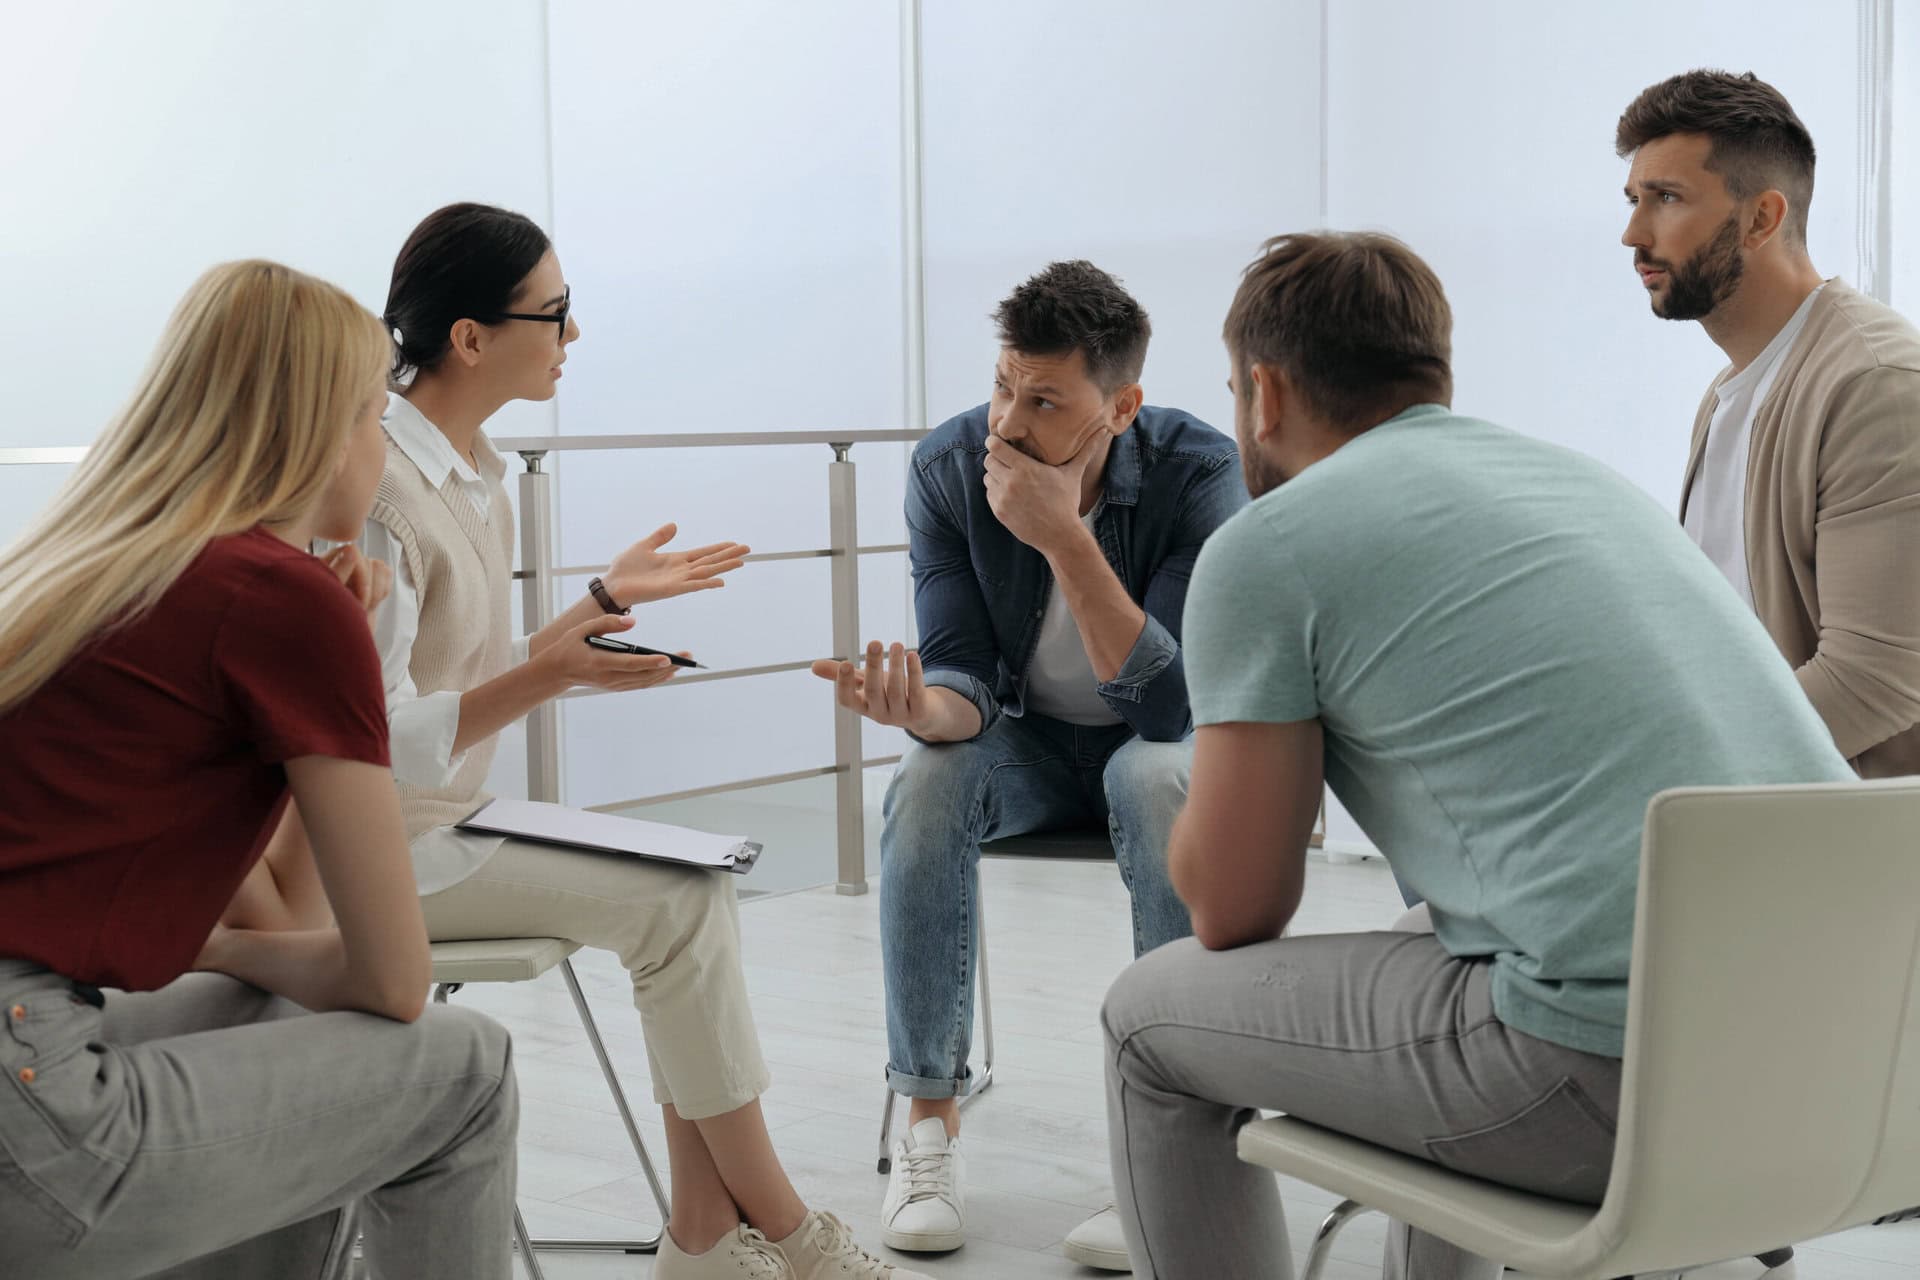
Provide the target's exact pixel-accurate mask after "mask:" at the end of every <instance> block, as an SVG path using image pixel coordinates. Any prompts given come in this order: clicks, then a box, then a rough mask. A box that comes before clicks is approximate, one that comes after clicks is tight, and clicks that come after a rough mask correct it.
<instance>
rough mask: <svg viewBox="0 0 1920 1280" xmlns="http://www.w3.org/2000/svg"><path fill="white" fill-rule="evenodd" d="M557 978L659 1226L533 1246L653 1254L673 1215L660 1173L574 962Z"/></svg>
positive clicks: (564, 966)
mask: <svg viewBox="0 0 1920 1280" xmlns="http://www.w3.org/2000/svg"><path fill="white" fill-rule="evenodd" d="M560 976H561V977H563V978H565V979H566V981H567V994H569V995H571V996H572V997H573V1007H574V1010H575V1011H576V1012H577V1013H578V1014H579V1015H580V1025H581V1026H582V1027H584V1028H585V1029H586V1032H587V1042H588V1043H589V1044H591V1045H592V1046H593V1056H594V1057H596V1058H598V1059H599V1060H600V1074H601V1075H603V1076H605V1077H606V1080H607V1089H608V1091H609V1092H610V1093H612V1094H613V1103H614V1106H616V1107H618V1108H619V1109H620V1119H621V1121H622V1123H624V1124H625V1125H626V1126H627V1137H628V1138H629V1139H630V1140H631V1141H632V1142H633V1154H634V1155H635V1156H636V1157H637V1158H638V1159H639V1161H640V1171H641V1172H642V1173H644V1174H646V1176H647V1186H648V1187H649V1188H651V1189H652V1191H653V1202H654V1204H655V1205H657V1206H658V1207H659V1209H660V1226H659V1227H658V1228H657V1229H656V1230H655V1231H654V1233H653V1234H652V1235H650V1236H647V1237H645V1238H643V1239H640V1240H536V1241H534V1246H535V1247H536V1248H540V1249H553V1250H558V1251H564V1252H573V1253H586V1252H593V1253H656V1252H658V1251H659V1249H660V1237H661V1236H662V1235H663V1234H664V1233H665V1232H666V1229H667V1219H668V1218H669V1217H670V1216H671V1214H672V1209H671V1206H670V1203H669V1201H668V1200H667V1192H666V1189H665V1188H664V1187H662V1186H661V1185H660V1174H659V1173H658V1172H657V1171H656V1170H655V1169H654V1167H653V1159H652V1157H651V1156H649V1155H648V1154H647V1144H646V1143H644V1142H642V1141H641V1140H640V1126H639V1125H637V1124H635V1123H634V1121H633V1111H632V1109H631V1108H630V1107H628V1105H627V1093H626V1090H624V1089H622V1088H621V1087H620V1077H619V1076H618V1075H616V1074H615V1073H614V1070H613V1061H612V1059H610V1058H608V1057H607V1046H606V1045H605V1044H604V1043H602V1042H601V1039H600V1027H599V1024H597V1023H596V1022H594V1020H593V1010H592V1009H590V1008H588V1007H587V997H586V993H584V992H583V991H581V990H580V979H579V978H578V977H576V976H574V972H573V961H571V960H562V961H561V962H560Z"/></svg>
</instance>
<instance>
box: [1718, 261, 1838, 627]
mask: <svg viewBox="0 0 1920 1280" xmlns="http://www.w3.org/2000/svg"><path fill="white" fill-rule="evenodd" d="M1825 287H1826V286H1824V285H1822V286H1821V288H1825ZM1819 296H1820V290H1819V289H1815V290H1814V291H1813V292H1812V293H1810V294H1808V295H1807V296H1806V299H1805V300H1804V301H1803V302H1801V304H1800V307H1799V309H1798V310H1797V311H1795V312H1794V313H1793V315H1792V316H1791V317H1790V318H1789V319H1788V320H1787V322H1786V324H1784V325H1782V326H1781V328H1780V332H1778V333H1776V334H1774V335H1773V341H1771V342H1769V343H1768V344H1767V345H1766V348H1765V349H1764V350H1762V351H1761V352H1760V354H1759V355H1757V356H1755V357H1754V358H1753V363H1752V364H1749V365H1748V366H1747V367H1746V368H1744V369H1742V370H1741V371H1740V372H1739V373H1736V374H1734V375H1733V376H1732V377H1731V378H1728V379H1727V380H1726V381H1725V382H1722V383H1721V384H1720V386H1719V389H1718V390H1717V391H1716V392H1715V393H1714V397H1715V404H1714V409H1713V418H1712V420H1711V421H1710V422H1709V423H1708V425H1707V443H1706V447H1705V448H1704V449H1702V450H1701V453H1700V472H1699V474H1698V475H1696V476H1695V477H1694V479H1693V492H1692V493H1691V494H1689V495H1688V497H1687V518H1686V521H1685V528H1686V531H1687V536H1688V537H1689V538H1692V539H1693V542H1694V545H1695V546H1697V547H1699V548H1700V549H1701V550H1702V551H1704V552H1706V553H1707V558H1708V559H1709V560H1711V561H1713V563H1714V564H1715V565H1717V566H1718V567H1719V569H1720V572H1721V573H1724V574H1725V575H1726V576H1727V581H1728V582H1731V583H1732V584H1733V589H1734V590H1735V591H1737V592H1739V593H1740V598H1741V599H1742V600H1744V601H1746V602H1747V607H1748V608H1752V607H1753V582H1752V580H1751V579H1750V578H1749V577H1748V576H1747V458H1748V456H1749V452H1750V450H1751V447H1752V444H1753V419H1754V417H1755V415H1757V414H1758V413H1759V412H1760V406H1761V405H1762V404H1764V403H1766V399H1767V393H1768V392H1769V391H1771V390H1772V389H1773V380H1774V378H1775V376H1776V375H1778V374H1779V372H1780V361H1781V358H1782V357H1784V356H1785V355H1786V354H1787V348H1789V347H1791V346H1792V345H1793V340H1794V339H1795V338H1797V337H1799V336H1800V331H1801V330H1802V329H1804V328H1806V327H1807V313H1808V312H1809V311H1811V310H1813V300H1814V299H1815V298H1817V297H1819Z"/></svg>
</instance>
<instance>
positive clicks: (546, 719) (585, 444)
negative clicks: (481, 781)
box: [0, 430, 926, 894]
mask: <svg viewBox="0 0 1920 1280" xmlns="http://www.w3.org/2000/svg"><path fill="white" fill-rule="evenodd" d="M925 434H926V433H925V432H924V431H904V430H903V431H791V432H789V431H747V432H675V433H668V434H663V435H644V436H639V435H620V436H502V437H497V438H495V439H494V440H493V445H494V447H495V448H496V449H498V450H499V451H501V452H502V453H518V454H519V455H520V457H521V460H522V461H523V462H524V463H525V464H526V471H525V472H524V473H523V474H522V475H521V477H520V560H521V564H522V566H523V567H522V568H521V569H519V570H516V571H515V572H514V575H513V576H514V578H515V580H517V581H518V582H519V583H520V584H521V589H522V594H521V605H522V613H523V614H524V623H523V624H524V626H525V627H526V630H527V631H528V633H530V634H531V633H532V632H535V631H538V630H540V629H541V628H542V627H544V626H546V625H547V623H549V622H551V621H552V620H553V616H554V608H553V587H554V583H555V581H556V580H557V579H559V578H562V577H579V576H584V575H587V574H593V573H599V572H602V571H604V570H605V568H606V566H604V565H567V566H565V567H556V566H555V565H554V564H553V533H554V530H553V490H552V485H553V474H552V473H551V472H549V471H547V470H546V469H545V466H544V460H545V458H546V456H547V455H548V454H549V453H584V452H591V451H597V450H603V449H616V450H624V449H715V448H774V447H779V446H783V445H811V446H814V447H818V446H820V445H823V444H824V445H826V446H828V447H829V448H830V449H831V450H832V451H833V461H831V462H830V463H828V464H827V502H828V509H829V524H830V526H831V531H832V533H831V545H829V546H826V547H810V548H803V549H800V550H795V551H771V552H761V553H758V554H756V555H750V556H747V557H746V559H747V560H749V561H771V560H805V559H829V560H831V561H832V562H833V564H832V584H831V600H832V607H833V650H834V653H835V654H836V655H837V656H839V657H841V658H843V659H845V658H851V657H853V656H854V655H855V654H856V653H857V652H858V651H859V649H860V640H859V623H860V576H859V574H858V573H857V572H855V571H854V568H853V563H854V561H855V560H856V559H858V558H859V557H860V556H866V555H886V554H897V553H899V552H902V551H905V550H906V549H907V546H906V544H905V543H889V544H885V545H879V546H864V547H863V546H861V545H860V544H859V539H858V536H857V534H858V527H859V522H858V518H857V508H856V502H855V495H856V490H855V485H854V477H855V473H854V465H853V459H852V456H851V455H852V452H853V447H854V446H855V445H857V444H909V443H912V442H914V441H916V440H919V439H920V438H921V437H922V436H924V435H925ZM86 454H87V448H86V446H71V447H65V446H62V447H51V448H45V447H36V448H3V449H0V466H9V465H47V464H59V463H74V462H79V461H80V460H81V459H82V458H84V457H85V456H86ZM809 665H811V661H810V660H808V661H800V662H780V663H771V664H767V665H762V666H753V667H738V668H733V669H730V670H724V671H708V672H701V673H699V674H695V675H686V676H681V677H679V678H678V679H677V680H676V681H675V683H676V684H695V683H704V682H709V681H715V680H738V679H742V678H745V677H747V676H760V675H772V674H776V673H781V672H791V671H800V670H805V669H806V668H807V667H808V666H809ZM604 692H605V690H600V689H574V690H570V691H569V692H567V693H566V694H563V695H562V698H563V699H570V698H581V697H593V696H597V695H600V694H602V693H604ZM557 701H558V700H556V701H553V702H547V703H545V704H543V705H541V706H539V707H537V708H535V709H534V710H533V711H532V712H530V713H529V714H528V715H527V794H528V795H529V796H530V797H531V798H533V799H535V800H554V801H557V800H558V799H559V798H560V763H559V762H560V722H559V718H558V715H557V705H556V703H557ZM898 758H899V757H897V756H882V757H878V758H875V759H872V760H868V759H865V758H863V755H862V752H861V727H860V716H859V715H858V713H856V712H853V711H849V710H847V709H846V708H844V707H836V708H835V709H834V762H833V763H832V764H831V765H826V766H822V767H818V768H814V769H802V770H797V771H795V772H792V773H785V774H772V775H768V776H765V777H758V778H744V779H736V780H734V781H730V782H722V783H715V784H713V785H710V786H705V787H695V788H692V789H691V790H688V791H676V792H669V793H665V794H662V795H655V796H641V797H638V798H636V799H633V800H620V801H614V802H611V803H608V804H602V805H595V806H593V807H594V808H595V809H596V810H603V811H604V810H611V809H623V808H628V807H631V806H633V805H636V804H645V803H658V802H660V801H663V800H677V799H689V798H692V797H694V796H703V795H715V794H718V793H721V792H726V791H739V790H745V789H747V788H750V787H758V786H766V785H769V784H771V783H775V782H786V781H794V780H798V779H801V778H813V777H826V776H829V775H831V776H833V777H834V779H835V788H834V810H835V818H836V828H837V849H836V856H835V865H836V872H837V877H838V879H837V883H836V886H835V887H836V888H837V889H838V891H839V892H841V893H847V894H856V893H865V892H866V891H867V879H866V830H865V827H866V808H865V795H864V790H863V786H862V780H861V771H862V770H864V769H866V768H870V767H874V766H877V765H882V764H889V763H892V762H893V761H894V760H897V759H898Z"/></svg>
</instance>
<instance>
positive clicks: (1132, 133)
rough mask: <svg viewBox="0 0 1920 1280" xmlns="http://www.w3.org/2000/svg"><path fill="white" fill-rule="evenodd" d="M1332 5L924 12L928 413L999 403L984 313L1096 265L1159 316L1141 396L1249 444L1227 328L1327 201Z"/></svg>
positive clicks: (1239, 1)
mask: <svg viewBox="0 0 1920 1280" xmlns="http://www.w3.org/2000/svg"><path fill="white" fill-rule="evenodd" d="M1318 14H1319V6H1318V5H1317V4H1315V3H1311V2H1310V0H1281V2H1278V3H1275V2H1272V0H1267V2H1264V3H1263V2H1261V0H1222V2H1221V3H1214V4H1206V5H1169V4H1164V3H1158V2H1156V0H1115V2H1113V3H1100V4H1095V3H1091V0H1075V2H1073V3H1058V4H1047V5H1034V4H1028V3H1022V2H1021V0H979V2H976V3H967V4H957V3H935V4H929V5H927V7H926V12H925V18H924V27H923V39H924V45H925V54H924V61H925V94H924V101H925V115H926V119H925V127H924V135H925V146H924V155H925V163H926V182H925V193H926V213H925V225H926V257H927V263H926V282H927V285H926V287H927V313H928V314H927V346H928V353H927V370H928V399H927V406H928V414H929V417H930V418H931V419H932V420H933V421H935V422H938V421H941V420H943V419H945V418H947V417H949V416H951V415H952V414H955V413H958V412H960V411H961V410H963V409H966V408H968V407H970V406H972V405H975V404H978V403H979V402H981V401H982V400H985V399H986V398H987V393H988V391H989V389H990V382H991V377H992V372H993V360H994V356H995V353H996V352H997V350H998V348H997V345H996V342H995V339H994V334H993V326H992V323H991V322H990V321H989V320H988V319H987V315H988V313H989V312H991V311H992V310H993V308H994V306H995V305H996V304H997V303H998V302H999V301H1000V299H1001V298H1003V297H1005V296H1006V294H1007V293H1008V292H1009V291H1010V290H1011V289H1012V288H1013V286H1014V285H1016V284H1018V283H1019V282H1020V281H1021V280H1023V279H1025V278H1026V277H1028V276H1029V275H1031V274H1033V273H1034V272H1035V271H1037V270H1039V269H1040V268H1041V267H1044V266H1045V265H1046V264H1047V263H1048V262H1050V261H1054V260H1056V259H1061V258H1088V259H1090V260H1092V261H1093V262H1094V263H1095V264H1096V265H1098V266H1100V267H1103V268H1105V269H1106V270H1108V271H1111V272H1112V273H1114V274H1115V275H1117V276H1119V277H1121V278H1122V280H1124V282H1125V283H1126V285H1127V287H1128V289H1129V290H1130V291H1131V292H1132V293H1133V294H1134V296H1135V297H1137V298H1138V299H1139V300H1140V302H1141V304H1142V305H1143V306H1145V307H1146V308H1147V312H1148V314H1149V315H1150V316H1151V317H1152V319H1153V326H1154V338H1153V344H1152V347H1151V349H1150V351H1149V353H1148V356H1147V367H1146V374H1145V385H1146V389H1147V400H1148V402H1149V403H1151V404H1163V405H1177V406H1179V407H1181V408H1185V409H1187V410H1189V411H1191V412H1194V413H1197V414H1199V415H1200V416H1201V417H1202V418H1204V419H1206V420H1207V421H1208V422H1211V423H1212V424H1213V425H1215V426H1216V427H1219V428H1220V429H1221V430H1223V431H1231V430H1232V429H1233V423H1232V412H1231V404H1230V402H1229V400H1228V397H1227V393H1226V390H1225V386H1224V382H1225V378H1226V358H1225V356H1224V354H1223V353H1222V349H1221V345H1220V324H1221V321H1222V320H1223V319H1224V318H1225V316H1226V311H1227V304H1228V302H1230V301H1231V300H1232V297H1233V291H1234V288H1235V286H1236V284H1237V283H1238V279H1239V272H1240V270H1241V268H1242V267H1244V266H1245V265H1246V263H1247V262H1248V260H1249V259H1251V258H1252V256H1253V254H1254V250H1255V249H1256V248H1257V247H1258V246H1259V244H1260V242H1261V241H1262V240H1264V239H1265V238H1266V237H1267V236H1270V235H1273V234H1276V233H1278V232H1281V231H1287V230H1293V229H1297V228H1300V227H1305V226H1311V225H1312V224H1313V223H1314V221H1315V218H1316V216H1317V207H1318V201H1319V178H1318V173H1319V107H1318V103H1319V93H1320V84H1319V71H1318V48H1319V45H1318V40H1319V35H1318V30H1319V17H1318Z"/></svg>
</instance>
